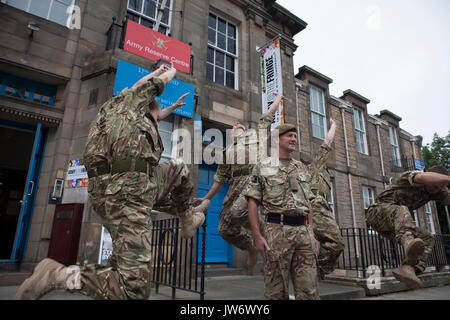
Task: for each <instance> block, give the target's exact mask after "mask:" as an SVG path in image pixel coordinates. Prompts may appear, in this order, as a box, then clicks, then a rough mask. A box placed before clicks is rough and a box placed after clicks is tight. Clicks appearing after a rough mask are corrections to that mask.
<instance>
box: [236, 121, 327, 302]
mask: <svg viewBox="0 0 450 320" xmlns="http://www.w3.org/2000/svg"><path fill="white" fill-rule="evenodd" d="M277 129H278V132H279V136H275V137H274V142H275V143H276V144H277V145H278V151H279V166H276V165H273V159H271V158H269V159H266V160H262V161H261V162H259V163H258V164H257V165H256V166H255V168H254V169H253V173H252V178H251V181H250V183H249V184H248V188H247V190H246V191H245V192H244V194H245V196H246V197H247V199H248V211H249V218H250V225H251V228H252V233H253V238H254V242H255V246H256V248H257V250H258V252H260V253H261V255H262V256H263V260H264V298H265V299H268V300H269V299H277V300H279V299H289V291H288V286H289V280H290V279H292V282H293V284H294V294H295V299H296V300H300V299H303V300H305V299H314V300H318V299H319V294H318V290H317V282H318V277H317V267H316V253H317V252H316V248H315V247H316V245H315V239H314V237H313V235H312V232H309V230H308V227H307V226H306V223H305V220H306V218H307V216H309V215H310V213H311V211H312V209H311V203H310V201H311V200H313V199H314V194H313V193H312V191H311V189H310V186H309V181H310V179H311V176H310V174H309V170H308V168H307V167H306V166H305V165H304V164H303V163H302V162H300V161H297V160H295V159H292V158H291V154H292V152H294V151H295V149H296V144H297V134H296V129H295V126H294V125H291V124H282V125H280V126H278V128H277ZM274 132H275V134H276V131H274ZM258 205H260V206H261V207H262V214H263V215H264V216H265V223H264V226H263V233H261V230H260V228H259V221H258V220H259V219H258ZM262 234H264V236H263V235H262Z"/></svg>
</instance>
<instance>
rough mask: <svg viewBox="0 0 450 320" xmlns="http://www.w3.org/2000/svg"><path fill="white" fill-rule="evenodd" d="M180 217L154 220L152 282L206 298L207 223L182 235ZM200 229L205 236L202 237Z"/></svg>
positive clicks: (174, 290)
mask: <svg viewBox="0 0 450 320" xmlns="http://www.w3.org/2000/svg"><path fill="white" fill-rule="evenodd" d="M179 230H180V227H179V220H178V218H172V219H165V220H157V221H153V230H152V253H153V258H152V261H153V282H154V284H155V292H156V294H158V292H159V286H160V285H165V286H168V287H171V288H172V299H175V293H176V290H177V289H178V290H184V291H189V292H194V293H198V294H199V295H200V300H204V298H205V234H206V224H204V225H203V226H202V227H201V228H199V229H197V232H196V233H195V236H194V237H192V238H191V239H183V238H182V237H181V234H180V232H179ZM200 233H202V236H201V237H200Z"/></svg>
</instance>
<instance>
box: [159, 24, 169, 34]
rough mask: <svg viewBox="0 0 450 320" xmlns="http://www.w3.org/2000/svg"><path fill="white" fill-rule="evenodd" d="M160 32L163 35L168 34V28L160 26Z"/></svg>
mask: <svg viewBox="0 0 450 320" xmlns="http://www.w3.org/2000/svg"><path fill="white" fill-rule="evenodd" d="M158 32H159V33H162V34H167V28H166V27H164V26H162V25H159V29H158Z"/></svg>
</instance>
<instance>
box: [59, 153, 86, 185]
mask: <svg viewBox="0 0 450 320" xmlns="http://www.w3.org/2000/svg"><path fill="white" fill-rule="evenodd" d="M87 186H88V174H87V171H86V168H85V166H84V165H83V161H82V159H80V158H78V159H72V160H70V161H69V168H68V170H67V176H66V180H65V185H64V188H66V189H73V188H79V187H87Z"/></svg>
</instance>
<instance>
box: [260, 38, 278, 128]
mask: <svg viewBox="0 0 450 320" xmlns="http://www.w3.org/2000/svg"><path fill="white" fill-rule="evenodd" d="M259 53H260V63H261V89H262V113H263V114H264V113H266V112H267V110H268V109H269V106H270V105H271V104H272V102H273V100H274V99H275V96H274V93H276V92H278V93H281V94H283V81H282V76H283V74H282V69H281V50H280V39H279V38H276V39H274V40H272V41H270V42H269V43H268V44H267V45H265V46H264V47H262V48H259ZM282 123H284V109H283V100H281V102H280V106H279V108H278V110H277V112H276V113H275V121H274V123H272V127H271V129H272V130H273V129H274V128H275V127H277V126H279V125H280V124H282Z"/></svg>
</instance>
